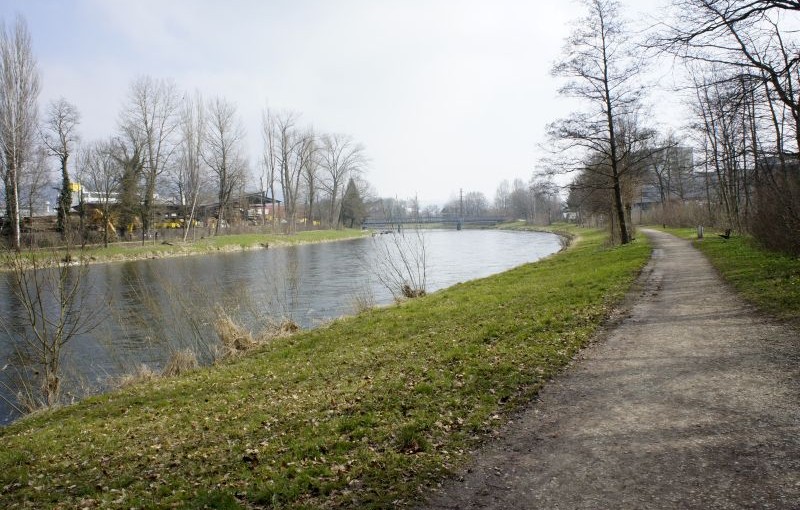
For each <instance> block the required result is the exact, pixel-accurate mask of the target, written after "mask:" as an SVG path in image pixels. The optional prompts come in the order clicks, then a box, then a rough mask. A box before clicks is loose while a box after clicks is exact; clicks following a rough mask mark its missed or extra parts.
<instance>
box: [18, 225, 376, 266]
mask: <svg viewBox="0 0 800 510" xmlns="http://www.w3.org/2000/svg"><path fill="white" fill-rule="evenodd" d="M367 234H368V232H365V231H362V230H360V229H343V230H309V231H305V232H298V233H296V234H292V235H285V234H232V235H220V236H213V237H206V238H203V239H198V240H195V241H187V242H185V243H184V242H182V241H179V240H174V239H170V240H169V241H168V243H163V242H161V241H157V242H155V243H154V242H153V241H152V240H149V241H145V244H141V243H138V242H130V243H114V244H111V245H109V246H108V248H104V247H102V246H94V245H93V246H88V247H86V248H84V249H83V250H80V249H79V247H73V248H72V250H70V251H71V254H72V256H73V257H75V256H76V254H80V256H83V257H86V258H88V259H89V260H90V261H92V262H114V261H122V260H141V259H150V258H161V257H175V256H183V255H200V254H207V253H217V252H220V251H239V250H247V249H251V248H264V247H266V246H270V247H274V246H287V245H294V244H303V243H318V242H325V241H338V240H342V239H349V238H355V237H362V236H365V235H367ZM23 255H24V256H34V257H37V258H38V259H40V260H43V261H47V260H48V259H52V258H54V257H56V258H59V259H61V258H64V256H65V255H66V251H64V250H63V249H57V250H46V249H43V250H37V251H34V252H23Z"/></svg>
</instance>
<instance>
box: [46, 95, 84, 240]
mask: <svg viewBox="0 0 800 510" xmlns="http://www.w3.org/2000/svg"><path fill="white" fill-rule="evenodd" d="M80 118H81V117H80V113H79V112H78V109H77V108H76V107H75V105H74V104H72V103H70V102H69V101H67V100H66V99H64V98H63V97H62V98H59V99H57V100H55V101H51V102H50V104H48V106H47V112H46V117H45V126H44V127H45V132H44V136H43V137H42V138H43V139H44V144H45V145H46V146H47V148H48V149H49V151H50V153H51V154H52V155H53V156H55V157H57V158H58V163H59V166H60V169H61V191H60V192H59V195H58V207H57V215H58V230H59V231H60V232H61V236H62V237H64V238H65V237H66V235H67V233H68V230H69V210H70V208H71V207H72V188H71V186H70V179H69V166H68V163H69V157H70V155H71V154H72V153H73V151H74V150H75V145H76V144H77V143H78V141H79V137H78V133H77V130H76V128H77V126H78V123H79V122H80Z"/></svg>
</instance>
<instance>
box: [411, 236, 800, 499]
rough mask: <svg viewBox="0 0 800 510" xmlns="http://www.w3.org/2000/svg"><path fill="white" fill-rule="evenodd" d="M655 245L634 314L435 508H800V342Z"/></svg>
mask: <svg viewBox="0 0 800 510" xmlns="http://www.w3.org/2000/svg"><path fill="white" fill-rule="evenodd" d="M646 234H647V235H648V236H649V237H650V239H651V241H652V242H653V244H654V247H655V251H654V254H653V259H652V261H651V263H650V265H649V266H648V268H647V270H646V271H645V272H644V274H643V275H642V278H641V279H640V289H639V290H640V292H641V295H640V296H638V297H637V298H636V299H635V301H634V302H633V304H632V306H631V308H630V310H629V315H628V316H627V317H626V318H625V319H624V320H622V322H621V323H620V325H619V326H618V327H616V328H614V329H613V330H612V331H610V332H608V334H607V335H606V337H605V338H602V339H601V340H600V341H598V342H597V343H595V344H594V345H592V346H591V347H589V348H588V349H586V350H584V351H583V353H582V355H581V357H580V359H578V360H577V361H576V362H575V364H574V365H573V366H572V367H571V368H570V369H568V370H567V371H566V372H565V373H564V374H563V375H561V376H559V377H558V378H556V379H555V380H554V381H552V382H551V383H550V384H548V385H547V386H546V387H545V389H544V390H543V391H542V392H541V394H540V396H539V399H538V400H537V401H536V402H535V403H533V404H532V405H531V406H530V408H529V409H527V410H526V411H525V412H523V413H522V414H520V415H519V416H518V417H517V418H516V419H515V420H514V422H512V423H509V424H508V425H507V426H506V427H505V428H504V430H503V431H502V433H501V435H500V438H499V439H498V440H497V441H496V442H494V443H492V444H490V445H488V446H487V447H486V449H485V450H483V451H480V452H477V453H476V459H475V461H474V463H473V465H472V466H471V467H470V468H469V469H468V470H467V471H466V472H464V473H462V475H461V476H459V477H457V478H456V479H453V480H450V481H448V482H446V483H445V484H444V485H443V487H442V488H441V489H440V490H436V491H435V492H434V493H433V494H432V495H431V497H430V500H429V502H428V504H427V506H425V507H424V508H431V509H467V508H498V509H514V508H520V509H522V508H525V509H532V508H547V509H549V508H554V509H577V508H587V509H588V508H591V509H603V508H614V509H617V508H637V509H640V508H698V509H700V508H702V509H707V508H764V509H767V508H794V509H800V334H798V332H797V331H796V330H793V329H791V328H790V327H788V326H785V325H782V324H780V323H777V322H775V321H772V320H770V319H766V318H764V317H763V316H760V315H759V314H758V313H756V312H755V311H754V310H753V309H752V308H751V307H750V306H748V305H747V304H746V303H745V302H743V301H742V300H741V299H740V298H739V297H738V296H736V295H735V294H734V293H733V292H732V291H731V289H730V288H729V287H727V286H726V285H725V284H723V283H722V281H721V280H720V279H719V277H718V276H717V275H716V273H715V271H714V270H713V268H712V267H711V266H710V264H709V263H708V262H707V261H706V259H705V258H704V257H703V256H702V255H701V254H700V253H699V252H698V251H697V250H695V249H694V248H692V247H691V245H690V244H689V243H688V242H686V241H683V240H680V239H677V238H675V237H673V236H670V235H667V234H664V233H661V232H655V231H647V232H646Z"/></svg>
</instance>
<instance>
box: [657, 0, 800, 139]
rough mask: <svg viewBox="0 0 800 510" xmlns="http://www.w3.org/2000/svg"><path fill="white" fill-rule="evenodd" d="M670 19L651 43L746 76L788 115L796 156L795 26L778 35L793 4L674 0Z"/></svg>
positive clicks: (799, 117)
mask: <svg viewBox="0 0 800 510" xmlns="http://www.w3.org/2000/svg"><path fill="white" fill-rule="evenodd" d="M672 6H673V9H672V12H673V16H672V18H671V19H668V20H665V21H664V22H663V23H662V24H661V28H662V30H661V32H660V33H659V34H657V35H656V36H654V37H652V38H651V40H650V41H649V44H650V45H651V46H654V47H658V48H660V49H662V50H664V51H667V52H669V53H672V54H674V55H678V56H679V57H682V58H684V59H686V60H688V61H696V62H702V63H707V64H713V65H716V66H722V67H726V68H728V69H729V71H730V74H732V75H741V74H745V73H746V74H749V75H750V76H752V77H754V78H758V79H759V80H763V82H764V83H766V84H767V86H768V88H769V92H770V93H771V94H774V97H775V98H776V99H777V100H779V101H780V102H782V103H783V104H784V105H785V106H786V107H787V108H788V109H789V112H790V113H791V125H792V128H791V130H792V132H793V136H794V140H795V147H796V148H797V150H798V151H799V152H800V96H798V93H800V88H799V87H798V83H797V73H798V71H800V58H798V50H799V49H800V48H799V47H798V45H797V43H796V42H795V41H794V40H793V39H792V37H791V35H790V34H791V33H792V31H793V30H794V27H792V28H790V29H787V30H784V31H782V30H781V28H780V19H781V18H780V14H781V13H783V12H786V11H798V10H800V4H799V3H798V2H793V1H774V0H673V3H672Z"/></svg>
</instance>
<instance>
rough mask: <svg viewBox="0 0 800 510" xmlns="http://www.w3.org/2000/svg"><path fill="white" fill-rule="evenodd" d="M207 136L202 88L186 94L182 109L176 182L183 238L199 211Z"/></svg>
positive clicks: (203, 179)
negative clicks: (204, 148)
mask: <svg viewBox="0 0 800 510" xmlns="http://www.w3.org/2000/svg"><path fill="white" fill-rule="evenodd" d="M205 136H206V112H205V103H204V102H203V98H202V96H201V95H200V93H199V92H197V93H195V94H194V95H187V96H186V97H185V98H184V100H183V103H182V104H181V109H180V137H181V139H180V155H179V159H178V162H177V165H176V176H175V181H176V186H177V188H178V196H179V201H180V204H181V205H182V206H183V208H184V218H185V219H186V222H185V224H184V231H183V240H184V241H186V239H187V238H188V236H189V230H190V229H191V228H192V226H193V224H194V220H195V216H196V214H197V204H198V201H199V199H200V194H201V192H202V188H203V184H204V182H205V176H204V173H203V144H204V140H205Z"/></svg>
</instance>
